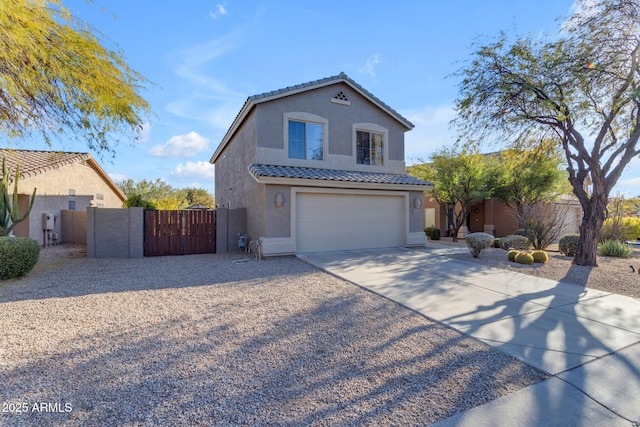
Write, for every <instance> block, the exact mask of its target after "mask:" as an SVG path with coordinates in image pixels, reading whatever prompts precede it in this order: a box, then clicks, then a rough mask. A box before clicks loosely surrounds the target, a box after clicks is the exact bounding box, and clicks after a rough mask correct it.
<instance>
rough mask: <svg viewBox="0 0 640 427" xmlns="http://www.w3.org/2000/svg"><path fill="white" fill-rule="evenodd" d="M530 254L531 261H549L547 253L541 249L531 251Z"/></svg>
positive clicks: (540, 262)
mask: <svg viewBox="0 0 640 427" xmlns="http://www.w3.org/2000/svg"><path fill="white" fill-rule="evenodd" d="M531 256H532V257H533V262H537V263H539V264H546V263H547V262H548V261H549V255H547V253H546V252H545V251H542V250H537V251H533V252H531Z"/></svg>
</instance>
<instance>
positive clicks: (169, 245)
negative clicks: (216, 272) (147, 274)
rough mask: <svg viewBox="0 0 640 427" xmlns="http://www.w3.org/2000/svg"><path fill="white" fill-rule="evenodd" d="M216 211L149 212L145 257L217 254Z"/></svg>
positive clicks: (147, 214)
mask: <svg viewBox="0 0 640 427" xmlns="http://www.w3.org/2000/svg"><path fill="white" fill-rule="evenodd" d="M215 217H216V215H215V211H214V210H207V211H195V210H194V211H191V210H184V211H145V226H144V227H145V230H144V238H145V244H144V255H145V256H164V255H189V254H202V253H215Z"/></svg>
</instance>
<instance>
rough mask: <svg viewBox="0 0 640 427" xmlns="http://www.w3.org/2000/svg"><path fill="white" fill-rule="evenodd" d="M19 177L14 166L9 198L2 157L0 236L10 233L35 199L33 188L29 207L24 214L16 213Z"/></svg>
mask: <svg viewBox="0 0 640 427" xmlns="http://www.w3.org/2000/svg"><path fill="white" fill-rule="evenodd" d="M19 177H20V167H19V166H18V167H16V176H15V178H14V184H13V198H12V199H10V198H9V171H8V170H7V165H6V159H5V158H3V159H2V179H1V180H0V236H6V235H8V234H9V233H11V230H13V227H15V226H16V224H18V223H20V222H22V221H24V220H25V219H26V218H27V216H29V213H30V212H31V208H33V202H34V200H35V199H36V189H35V188H34V189H33V195H32V196H31V202H30V203H29V209H27V212H25V214H24V215H22V216H20V214H19V213H18V179H19Z"/></svg>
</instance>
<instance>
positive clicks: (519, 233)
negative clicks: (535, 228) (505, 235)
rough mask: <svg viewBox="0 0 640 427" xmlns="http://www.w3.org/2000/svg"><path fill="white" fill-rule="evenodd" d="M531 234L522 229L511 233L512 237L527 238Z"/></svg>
mask: <svg viewBox="0 0 640 427" xmlns="http://www.w3.org/2000/svg"><path fill="white" fill-rule="evenodd" d="M530 234H531V233H530V232H529V230H526V229H524V228H519V229H517V230H516V231H514V232H513V235H514V236H524V237H529V235H530Z"/></svg>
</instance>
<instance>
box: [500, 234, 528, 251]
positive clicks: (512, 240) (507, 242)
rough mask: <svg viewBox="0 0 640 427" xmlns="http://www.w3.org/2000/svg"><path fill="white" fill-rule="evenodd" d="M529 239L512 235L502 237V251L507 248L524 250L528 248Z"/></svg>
mask: <svg viewBox="0 0 640 427" xmlns="http://www.w3.org/2000/svg"><path fill="white" fill-rule="evenodd" d="M529 244H530V242H529V239H528V238H526V237H525V236H518V235H516V234H512V235H511V236H507V237H503V238H502V239H501V246H502V248H503V249H505V250H507V249H509V248H514V249H519V250H521V251H522V250H525V249H527V248H528V247H529Z"/></svg>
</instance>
